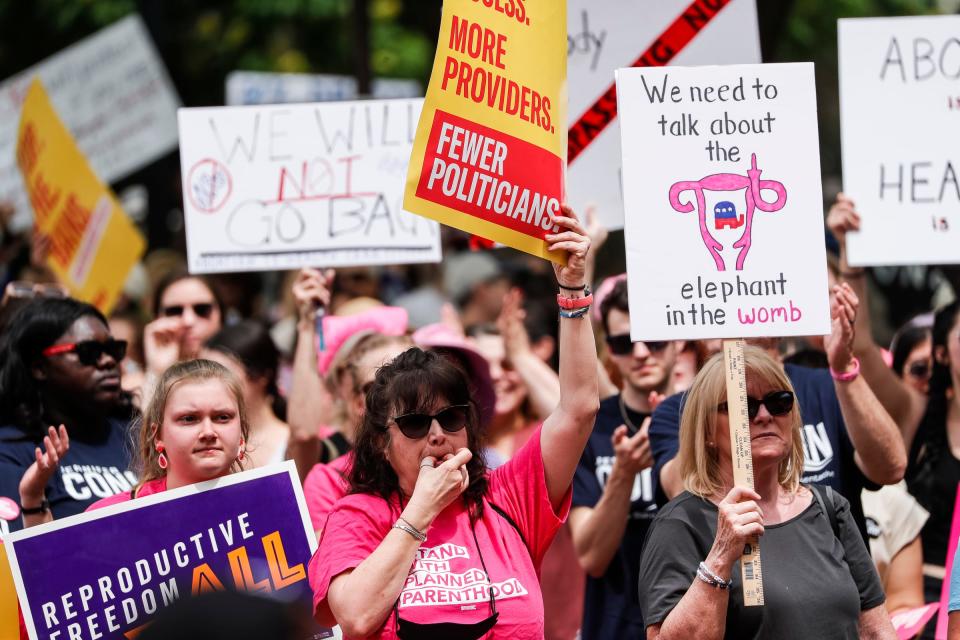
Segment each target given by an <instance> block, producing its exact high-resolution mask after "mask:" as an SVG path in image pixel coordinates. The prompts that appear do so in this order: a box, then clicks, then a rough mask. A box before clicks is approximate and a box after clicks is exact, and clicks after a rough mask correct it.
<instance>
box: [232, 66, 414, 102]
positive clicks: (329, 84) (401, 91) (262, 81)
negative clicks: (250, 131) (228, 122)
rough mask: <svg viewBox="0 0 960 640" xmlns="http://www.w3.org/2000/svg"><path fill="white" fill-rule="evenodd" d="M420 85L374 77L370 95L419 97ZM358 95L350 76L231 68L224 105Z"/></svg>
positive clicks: (354, 96) (334, 98) (373, 96)
mask: <svg viewBox="0 0 960 640" xmlns="http://www.w3.org/2000/svg"><path fill="white" fill-rule="evenodd" d="M421 96H423V87H421V86H420V83H419V82H417V81H416V80H400V79H395V78H375V79H374V80H373V81H372V82H371V83H370V97H371V98H374V99H377V100H389V99H395V98H419V97H421ZM359 97H361V96H360V91H359V90H358V87H357V79H356V78H354V77H353V76H338V75H333V74H312V73H266V72H261V71H232V72H230V73H228V74H227V105H228V106H236V105H248V104H290V103H295V102H340V101H343V100H356V99H357V98H359Z"/></svg>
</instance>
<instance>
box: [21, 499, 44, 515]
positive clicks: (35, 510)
mask: <svg viewBox="0 0 960 640" xmlns="http://www.w3.org/2000/svg"><path fill="white" fill-rule="evenodd" d="M47 511H50V503H49V502H47V499H46V498H44V499H43V500H41V501H40V506H39V507H33V508H32V509H28V508H26V507H24V506H21V507H20V513H22V514H23V515H25V516H35V515H37V514H40V513H46V512H47Z"/></svg>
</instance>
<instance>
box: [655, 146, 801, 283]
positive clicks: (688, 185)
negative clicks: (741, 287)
mask: <svg viewBox="0 0 960 640" xmlns="http://www.w3.org/2000/svg"><path fill="white" fill-rule="evenodd" d="M750 165H751V166H750V169H748V170H747V173H746V175H741V174H737V173H715V174H713V175H709V176H707V177H705V178H703V179H702V180H696V181H683V182H676V183H674V184H673V186H671V187H670V206H671V207H673V209H674V210H675V211H678V212H679V213H690V212H691V211H693V210H694V209H696V211H697V217H698V219H699V223H700V236H701V237H702V238H703V244H704V246H706V247H707V251H709V252H710V255H711V256H713V260H714V262H715V263H716V265H717V271H726V270H727V265H726V262H725V261H724V259H723V256H722V255H720V252H721V251H723V245H722V244H721V243H720V241H719V240H717V239H716V238H715V237H714V236H713V234H712V233H711V232H710V229H709V225H708V224H707V204H706V198H705V197H704V192H705V191H727V192H729V191H739V190H740V189H745V190H746V191H745V200H746V208H745V222H744V224H743V235H741V236H740V239H739V240H737V241H736V242H734V243H733V245H732V246H733V248H735V249H740V253H738V254H737V271H742V270H743V265H744V263H746V261H747V254H748V253H749V252H750V247H751V246H752V244H753V213H754V211H756V210H757V209H759V210H760V211H764V212H766V213H773V212H775V211H780V210H781V209H783V207H784V206H786V204H787V189H786V187H784V186H783V183H781V182H777V181H775V180H761V179H760V174H761V172H762V171H761V170H760V169H758V168H757V154H755V153H754V154H751V156H750ZM688 191H692V192H693V195H694V197H693V199H686V201H683V202H681V196H683V195H684V194H685V193H686V192H688ZM764 191H772V192H774V193H775V194H776V199H775V200H773V201H767V200H764V199H763V192H764ZM721 204H722V205H728V204H729V205H731V206H732V204H731V203H728V202H724V203H721ZM742 217H743V214H742V215H741V218H742ZM728 226H729V227H730V228H739V227H740V226H741V224H740V223H739V222H738V223H737V224H729V225H727V224H717V225H716V227H717V229H720V228H721V227H728Z"/></svg>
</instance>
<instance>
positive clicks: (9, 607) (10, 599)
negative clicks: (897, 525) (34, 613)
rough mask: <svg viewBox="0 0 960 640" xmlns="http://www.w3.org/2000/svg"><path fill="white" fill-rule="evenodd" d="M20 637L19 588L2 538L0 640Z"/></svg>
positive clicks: (0, 545) (0, 556)
mask: <svg viewBox="0 0 960 640" xmlns="http://www.w3.org/2000/svg"><path fill="white" fill-rule="evenodd" d="M19 637H20V618H19V616H18V615H17V589H16V587H15V586H14V585H13V574H12V573H10V563H9V562H8V561H7V550H6V548H5V547H4V546H3V541H2V540H0V640H6V639H7V638H19Z"/></svg>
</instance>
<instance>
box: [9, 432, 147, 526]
mask: <svg viewBox="0 0 960 640" xmlns="http://www.w3.org/2000/svg"><path fill="white" fill-rule="evenodd" d="M129 428H130V421H129V420H121V419H117V418H110V419H108V420H107V422H106V423H105V424H104V425H102V426H101V427H100V428H99V429H91V430H90V431H89V432H87V433H75V432H71V433H70V434H69V435H70V450H69V451H68V452H67V455H66V456H64V458H63V460H61V461H60V466H59V468H58V469H57V473H56V475H54V477H53V478H52V479H51V480H50V483H49V484H48V485H47V489H46V497H47V501H48V502H49V503H50V510H51V511H52V512H53V517H54V518H55V519H58V520H59V519H60V518H66V517H67V516H72V515H75V514H78V513H82V512H83V511H85V510H86V508H87V507H89V506H90V505H91V504H93V503H94V502H96V501H97V500H100V499H101V498H109V497H110V496H112V495H114V494H117V493H122V492H124V491H130V490H131V489H133V487H134V486H135V485H136V484H137V476H136V475H135V474H134V473H133V472H132V471H130V470H129V469H130V445H129V443H128V440H127V438H128V436H127V434H128V431H129ZM37 446H40V447H41V448H43V445H42V444H40V443H39V442H38V441H37V440H36V439H35V436H32V434H28V433H26V432H24V431H23V430H22V429H20V428H19V427H17V426H12V425H8V426H5V427H0V464H2V465H9V466H10V467H13V468H15V469H17V470H18V472H19V475H20V476H22V475H23V472H24V471H26V470H27V468H28V467H29V466H30V465H31V464H33V463H34V462H35V461H36V456H35V454H34V450H35V449H36V447H37ZM7 484H9V483H4V484H2V485H0V489H2V490H3V491H4V493H0V495H3V496H6V497H8V498H11V499H12V500H13V501H14V502H16V503H17V504H20V492H19V490H18V486H17V485H13V486H10V487H8V486H7ZM18 484H19V479H18ZM7 492H9V493H7ZM11 524H12V523H11ZM10 528H11V529H13V528H14V527H13V526H11V527H10ZM16 528H19V523H17V524H16Z"/></svg>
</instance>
